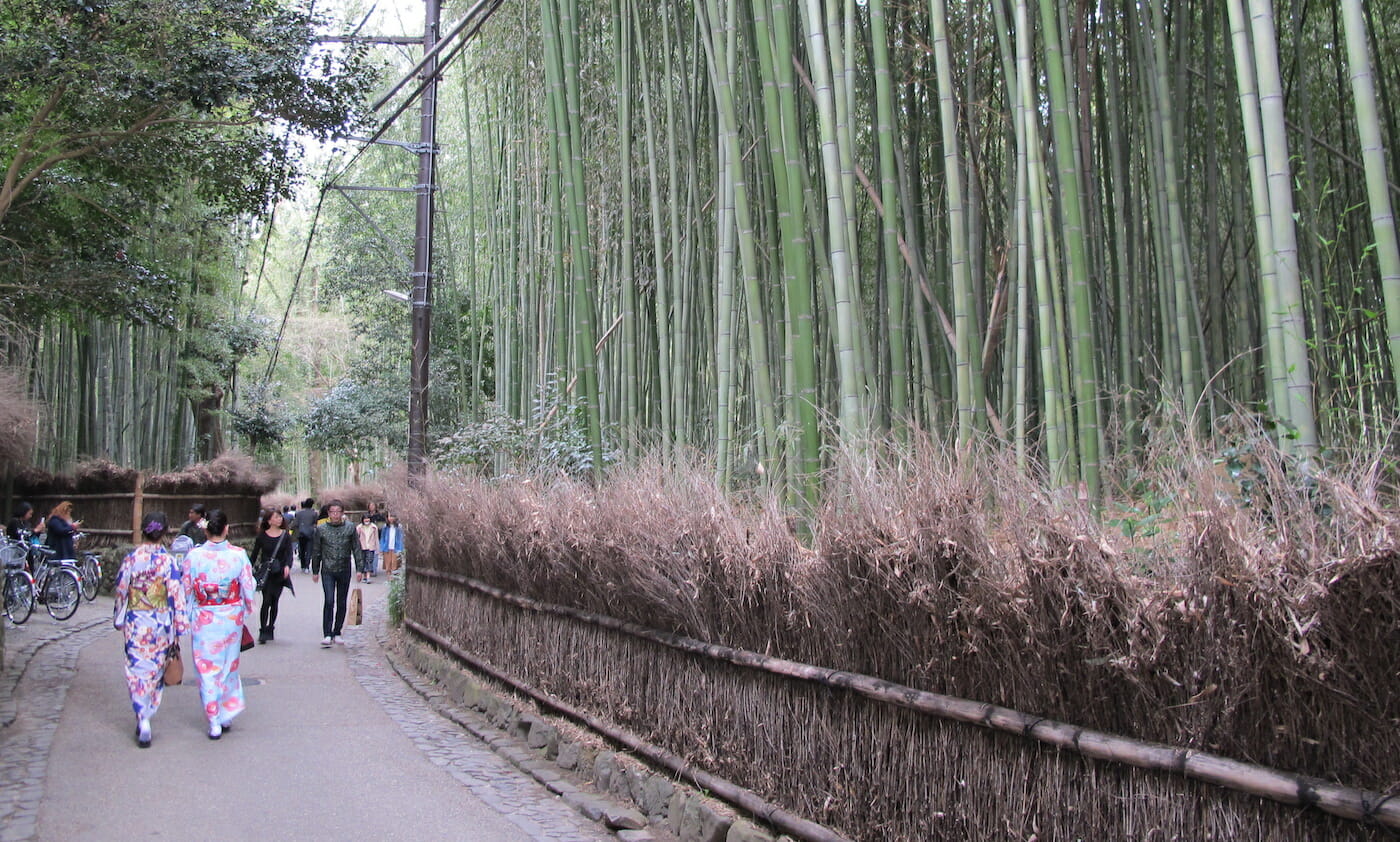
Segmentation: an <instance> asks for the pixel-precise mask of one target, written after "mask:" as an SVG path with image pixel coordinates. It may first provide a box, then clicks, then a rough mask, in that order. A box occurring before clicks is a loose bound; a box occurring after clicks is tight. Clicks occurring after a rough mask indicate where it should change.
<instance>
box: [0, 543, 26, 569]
mask: <svg viewBox="0 0 1400 842" xmlns="http://www.w3.org/2000/svg"><path fill="white" fill-rule="evenodd" d="M28 555H29V554H28V553H27V552H25V549H24V547H22V546H20V545H19V544H8V543H7V544H5V546H3V547H0V561H3V562H4V563H5V566H6V567H23V566H24V562H25V559H26V558H28Z"/></svg>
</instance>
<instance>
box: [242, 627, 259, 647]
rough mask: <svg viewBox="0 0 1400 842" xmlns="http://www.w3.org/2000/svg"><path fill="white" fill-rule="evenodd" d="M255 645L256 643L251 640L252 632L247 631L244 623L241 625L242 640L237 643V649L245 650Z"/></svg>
mask: <svg viewBox="0 0 1400 842" xmlns="http://www.w3.org/2000/svg"><path fill="white" fill-rule="evenodd" d="M256 645H257V643H256V642H255V641H254V640H253V633H252V632H250V631H248V626H247V625H246V624H245V625H244V626H243V640H242V642H240V643H239V645H238V651H240V652H247V651H248V650H249V649H252V648H253V647H254V646H256Z"/></svg>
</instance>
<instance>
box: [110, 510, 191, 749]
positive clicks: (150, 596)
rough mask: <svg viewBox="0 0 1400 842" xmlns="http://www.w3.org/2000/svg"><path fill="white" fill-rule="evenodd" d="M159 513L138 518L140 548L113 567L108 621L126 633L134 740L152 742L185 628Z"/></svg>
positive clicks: (178, 579) (177, 575) (179, 580)
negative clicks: (168, 668)
mask: <svg viewBox="0 0 1400 842" xmlns="http://www.w3.org/2000/svg"><path fill="white" fill-rule="evenodd" d="M165 523H166V518H165V514H164V513H163V512H150V513H148V514H147V515H146V516H145V517H143V518H141V540H142V543H141V546H139V547H137V548H136V549H134V550H132V551H131V553H130V554H129V555H127V557H126V558H124V559H122V566H121V569H120V570H119V571H117V585H116V597H117V598H116V605H115V606H114V608H113V611H112V625H114V626H116V627H117V628H119V629H121V630H122V631H123V632H124V633H125V635H126V689H127V690H128V691H129V692H130V693H131V708H132V710H134V711H135V712H136V744H137V745H138V746H140V747H141V748H149V747H150V745H151V717H153V716H155V715H156V708H158V707H160V695H161V690H162V689H163V688H164V687H165V660H166V657H167V656H168V653H169V651H170V648H171V647H172V646H174V645H175V644H176V643H177V642H179V640H180V635H182V634H184V633H185V632H187V631H189V607H188V603H187V600H186V595H185V583H184V574H183V570H182V569H181V568H180V565H179V564H178V563H177V562H176V560H175V556H173V555H171V554H170V553H168V552H166V550H165V547H164V546H163V545H162V544H161V539H162V538H163V537H164V536H165Z"/></svg>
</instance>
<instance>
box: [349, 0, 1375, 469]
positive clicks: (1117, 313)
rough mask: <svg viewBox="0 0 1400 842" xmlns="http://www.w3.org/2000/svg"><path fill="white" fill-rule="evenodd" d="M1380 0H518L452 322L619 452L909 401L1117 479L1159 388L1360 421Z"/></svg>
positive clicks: (466, 200)
mask: <svg viewBox="0 0 1400 842" xmlns="http://www.w3.org/2000/svg"><path fill="white" fill-rule="evenodd" d="M1392 5H1393V4H1391V3H1387V2H1371V3H1366V4H1363V3H1362V2H1360V0H1341V2H1337V3H1329V4H1315V3H1312V4H1310V3H1305V2H1294V0H1280V2H1278V3H1277V4H1271V3H1270V2H1269V0H1199V2H1165V0H1132V2H1121V0H1082V1H1081V2H1073V3H1065V2H1060V0H998V2H993V3H989V4H986V3H963V2H947V0H929V2H914V3H895V2H889V0H865V2H859V3H855V2H852V3H834V2H828V3H819V2H816V0H797V2H785V0H696V2H693V3H691V2H685V3H661V4H653V3H638V2H633V0H607V2H603V0H598V1H597V2H590V0H542V2H540V3H538V4H534V3H530V4H523V3H521V4H511V3H508V4H504V5H503V6H502V7H501V8H500V9H499V10H498V11H497V12H496V14H495V15H494V17H493V18H492V20H491V21H490V24H489V25H488V26H487V27H486V28H485V29H484V30H483V31H482V33H481V35H480V37H479V38H478V39H477V40H476V42H475V43H474V45H473V49H472V50H471V51H470V52H469V53H468V54H467V59H466V61H465V63H460V62H459V63H458V64H457V65H454V66H453V67H451V68H449V69H448V71H447V75H448V80H449V83H455V84H456V85H457V86H458V87H459V88H460V91H461V96H460V97H447V96H444V97H443V101H444V102H450V103H452V106H451V108H450V109H449V108H445V109H444V112H443V114H442V120H443V121H444V123H443V125H442V127H440V129H439V134H438V137H439V142H440V143H441V144H443V147H444V149H445V150H446V155H445V157H444V163H443V164H442V171H441V173H440V176H439V177H440V181H441V184H442V185H443V195H442V200H441V201H442V205H443V209H444V211H445V213H444V223H443V224H444V226H445V227H446V228H447V230H448V234H449V239H450V240H451V245H450V246H449V247H448V248H447V249H446V250H445V251H446V252H447V256H446V258H444V257H442V256H440V257H439V261H440V262H439V266H440V268H441V269H442V270H443V273H444V277H443V279H442V280H443V281H444V283H445V285H444V286H443V287H440V289H445V291H446V293H445V295H443V296H442V297H441V298H440V301H441V305H442V306H444V307H446V308H449V309H450V312H451V315H450V316H448V317H444V318H445V319H449V321H445V322H444V324H453V325H455V326H456V327H455V329H456V330H458V331H459V332H460V331H461V330H462V327H461V326H462V324H463V323H464V322H465V321H466V320H467V319H468V318H471V319H474V320H475V319H480V320H481V321H484V322H485V324H480V323H479V322H473V323H472V324H475V327H472V328H471V329H472V330H476V331H480V332H481V335H482V337H483V338H482V339H481V341H479V342H477V343H475V344H473V343H471V342H468V343H466V344H464V345H462V346H459V347H458V348H457V349H456V353H459V354H462V355H464V356H465V358H466V361H467V364H468V365H467V367H468V368H471V366H472V365H475V366H477V367H478V368H477V369H476V370H486V376H487V377H489V378H490V380H491V383H490V389H491V394H492V395H493V396H494V397H495V398H496V399H497V400H498V401H499V402H500V403H501V405H502V406H503V407H504V409H505V412H506V414H507V415H510V416H513V417H523V416H525V415H528V414H529V412H530V410H531V406H532V403H533V402H534V401H536V400H537V399H538V396H539V394H540V390H541V388H542V386H545V385H548V383H549V382H550V381H549V378H550V377H551V376H553V375H550V374H549V373H550V372H563V373H564V374H563V378H562V379H563V380H564V381H568V382H570V383H571V384H573V388H574V390H575V392H574V394H576V395H577V399H578V402H579V404H578V409H579V412H580V414H581V416H582V417H584V418H586V419H587V426H588V429H589V430H590V431H591V432H590V434H591V436H592V437H593V438H592V440H593V448H594V452H595V454H597V455H598V456H599V457H600V458H601V457H603V456H604V454H605V453H606V452H607V451H609V450H611V449H613V448H617V449H618V450H620V451H621V452H622V453H624V454H630V453H635V452H638V451H640V450H642V449H644V448H646V447H648V446H652V445H654V444H656V443H658V442H659V443H661V444H662V445H663V446H673V445H683V444H694V445H700V446H702V447H703V448H707V449H713V450H714V451H715V452H716V453H717V454H718V458H719V460H720V471H721V474H724V475H727V474H728V473H730V472H731V471H733V470H737V469H738V468H740V467H743V466H744V465H749V464H753V463H757V464H761V465H765V466H767V467H768V470H769V471H770V472H781V471H783V470H786V471H787V472H789V474H790V475H791V476H792V477H793V478H794V479H796V481H797V482H798V483H799V484H800V483H801V482H802V480H801V479H800V478H801V477H803V476H809V475H811V474H812V473H813V472H814V471H816V470H817V469H818V467H819V466H820V464H821V460H822V447H823V446H824V445H828V444H830V443H832V442H833V441H835V440H836V439H834V438H833V435H835V436H836V437H837V438H839V439H856V438H859V437H860V436H862V435H865V434H867V433H870V432H872V431H873V432H878V431H880V430H884V429H893V430H896V431H897V430H899V429H901V428H902V427H903V426H904V425H909V424H913V425H917V426H920V427H924V428H930V429H956V430H957V431H958V434H959V436H960V437H961V438H963V439H972V438H974V437H980V436H982V435H984V434H993V435H995V436H996V437H999V438H1001V439H1004V440H1005V441H1007V442H1010V443H1011V444H1013V445H1014V446H1015V447H1016V448H1017V449H1018V450H1019V452H1021V453H1022V454H1023V456H1024V457H1025V458H1026V459H1027V460H1031V459H1035V460H1038V461H1041V462H1043V463H1044V464H1046V465H1048V467H1049V469H1050V471H1051V472H1052V474H1053V476H1054V477H1055V478H1056V479H1057V481H1059V482H1062V483H1070V482H1075V481H1079V482H1082V483H1084V484H1085V486H1087V488H1088V489H1089V490H1090V491H1096V490H1097V485H1098V482H1099V474H1100V465H1101V464H1103V463H1104V461H1105V460H1106V459H1108V458H1110V456H1112V455H1113V454H1114V453H1117V452H1120V449H1121V448H1122V447H1123V446H1124V445H1131V444H1132V443H1133V442H1134V440H1135V439H1134V435H1135V432H1134V431H1135V425H1134V420H1135V419H1138V418H1140V417H1141V416H1142V415H1143V414H1144V413H1150V412H1152V411H1155V410H1157V409H1159V408H1160V407H1161V405H1162V402H1165V403H1166V404H1168V405H1176V406H1180V407H1182V408H1183V409H1184V412H1185V413H1186V415H1187V416H1188V417H1189V418H1191V419H1192V423H1194V424H1197V425H1201V426H1204V425H1205V424H1206V423H1207V422H1208V421H1209V420H1210V419H1212V418H1214V417H1217V416H1219V415H1221V414H1224V413H1225V412H1227V411H1228V410H1230V409H1232V408H1235V407H1243V408H1245V409H1247V410H1249V411H1252V412H1256V413H1257V414H1258V417H1259V418H1260V419H1262V420H1263V421H1264V424H1265V426H1266V427H1272V429H1273V430H1275V431H1276V433H1277V435H1278V437H1279V438H1281V439H1282V440H1283V441H1284V442H1285V444H1286V445H1287V446H1288V447H1289V448H1291V449H1293V450H1294V451H1295V452H1296V453H1297V455H1298V456H1299V457H1300V458H1302V459H1308V458H1311V457H1312V456H1313V455H1314V454H1316V453H1317V452H1318V450H1319V448H1322V447H1324V446H1337V445H1348V446H1349V445H1353V444H1362V445H1363V446H1374V445H1375V444H1377V443H1379V442H1382V441H1383V440H1384V436H1385V430H1386V429H1387V428H1386V419H1389V418H1390V417H1391V416H1392V415H1393V411H1394V407H1395V388H1394V379H1395V378H1394V374H1395V368H1396V364H1397V360H1400V297H1398V296H1397V292H1398V290H1400V288H1398V287H1397V284H1400V255H1397V250H1396V247H1395V237H1394V223H1393V219H1392V217H1391V211H1390V202H1391V199H1392V196H1393V194H1394V192H1395V187H1394V182H1395V181H1396V179H1395V177H1394V175H1393V173H1394V171H1395V163H1394V160H1393V154H1392V153H1393V150H1394V147H1395V144H1394V142H1393V141H1394V139H1395V136H1396V135H1395V132H1396V128H1397V127H1396V125H1395V115H1394V113H1393V110H1392V106H1391V105H1390V103H1391V102H1392V95H1391V92H1392V91H1393V90H1395V89H1396V83H1397V81H1400V77H1397V65H1396V62H1395V56H1396V55H1400V51H1397V50H1396V49H1395V44H1394V43H1393V42H1394V38H1395V37H1396V35H1397V33H1396V31H1395V27H1394V25H1393V23H1391V22H1390V21H1391V20H1392V18H1391V16H1390V15H1389V14H1387V13H1388V12H1389V11H1391V8H1390V7H1391V6H1392ZM449 111H450V112H451V113H449ZM340 263H341V265H342V271H344V270H345V267H348V266H351V265H354V264H353V263H352V262H351V261H350V260H349V258H345V259H343V260H341V261H340ZM477 314H483V315H481V316H478V315H477ZM438 335H439V336H443V335H444V334H442V333H439V334H438ZM488 337H489V344H490V346H491V347H489V348H488V347H487V345H488V342H487V339H486V338H488ZM459 362H460V360H459ZM459 367H461V366H460V365H459ZM473 397H475V396H473ZM452 420H453V419H451V418H448V419H444V418H443V417H441V416H439V417H438V418H437V419H436V421H435V424H438V425H439V426H440V425H442V424H444V423H447V424H450V423H451V422H452ZM833 431H834V433H833ZM741 459H743V461H742V462H741V461H740V460H741Z"/></svg>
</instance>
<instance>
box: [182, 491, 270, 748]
mask: <svg viewBox="0 0 1400 842" xmlns="http://www.w3.org/2000/svg"><path fill="white" fill-rule="evenodd" d="M205 517H206V519H207V521H208V523H207V525H206V526H205V527H204V530H205V532H206V533H207V534H208V538H209V540H208V542H207V543H204V544H200V545H199V546H198V547H195V548H194V549H192V550H190V554H189V555H188V556H187V557H186V559H185V563H186V566H187V567H188V572H187V576H188V579H187V581H188V582H189V588H190V595H191V596H192V597H193V598H194V604H195V606H194V623H193V627H192V629H191V633H190V637H191V639H192V640H193V648H194V665H195V669H196V670H197V671H198V672H199V700H200V701H201V702H203V703H204V716H205V718H206V719H208V720H209V739H211V740H217V739H219V737H221V736H223V733H224V731H226V730H228V728H229V725H230V723H232V722H233V718H234V717H235V716H237V715H238V714H239V713H240V712H241V711H242V710H243V682H242V680H241V679H240V678H239V677H238V656H239V651H240V650H239V644H240V643H241V641H242V632H243V617H244V615H246V614H247V613H248V612H249V611H251V610H253V593H254V592H255V591H256V590H257V585H256V583H255V582H254V580H253V566H252V565H251V564H249V563H248V554H247V553H246V552H244V551H243V548H242V547H235V546H231V545H230V544H229V543H228V515H226V514H224V512H223V510H221V509H213V510H212V511H210V512H209V513H208V514H207V515H206V516H205Z"/></svg>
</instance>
